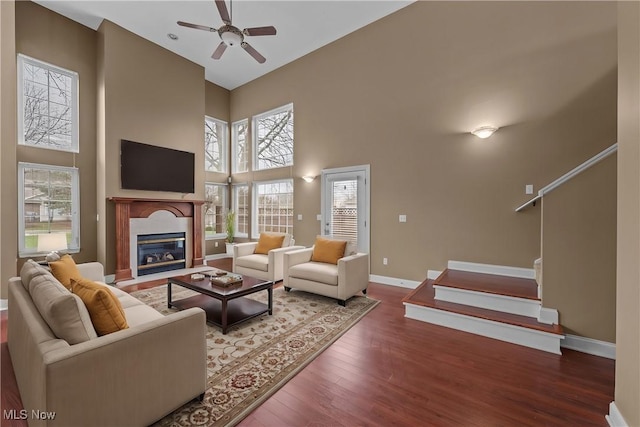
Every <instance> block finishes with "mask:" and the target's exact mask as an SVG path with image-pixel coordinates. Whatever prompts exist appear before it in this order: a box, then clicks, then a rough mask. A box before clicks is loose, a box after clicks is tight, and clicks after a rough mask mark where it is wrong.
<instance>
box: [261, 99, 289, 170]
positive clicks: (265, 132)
mask: <svg viewBox="0 0 640 427" xmlns="http://www.w3.org/2000/svg"><path fill="white" fill-rule="evenodd" d="M252 135H253V152H254V155H253V161H254V169H256V170H261V169H272V168H279V167H283V166H290V165H292V164H293V104H289V105H285V106H284V107H280V108H277V109H275V110H272V111H269V112H266V113H264V114H260V115H258V116H254V117H253V128H252Z"/></svg>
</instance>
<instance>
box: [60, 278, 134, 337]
mask: <svg viewBox="0 0 640 427" xmlns="http://www.w3.org/2000/svg"><path fill="white" fill-rule="evenodd" d="M71 289H72V291H73V293H74V294H76V295H78V296H79V297H80V298H81V299H82V301H83V302H84V304H85V305H86V306H87V310H89V315H90V316H91V322H92V323H93V327H94V328H95V330H96V332H97V333H98V335H107V334H110V333H112V332H117V331H120V330H122V329H127V328H128V327H129V325H127V319H126V318H125V315H124V311H123V309H122V305H120V301H119V300H118V298H116V296H115V295H114V294H113V293H111V291H109V289H107V287H106V286H104V285H101V284H99V283H95V282H93V281H91V280H88V279H76V278H71Z"/></svg>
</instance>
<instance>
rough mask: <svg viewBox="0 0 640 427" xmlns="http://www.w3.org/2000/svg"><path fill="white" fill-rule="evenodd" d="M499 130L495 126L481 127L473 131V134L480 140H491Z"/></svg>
mask: <svg viewBox="0 0 640 427" xmlns="http://www.w3.org/2000/svg"><path fill="white" fill-rule="evenodd" d="M497 130H498V128H496V127H493V126H481V127H479V128H477V129H474V130H472V131H471V133H472V134H474V135H475V136H477V137H478V138H482V139H485V138H489V137H490V136H491V135H493V133H494V132H495V131H497Z"/></svg>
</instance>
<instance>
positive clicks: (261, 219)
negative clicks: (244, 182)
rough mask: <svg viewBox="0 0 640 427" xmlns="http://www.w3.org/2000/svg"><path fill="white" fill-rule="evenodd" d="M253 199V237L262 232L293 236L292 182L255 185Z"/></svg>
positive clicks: (282, 181) (283, 181)
mask: <svg viewBox="0 0 640 427" xmlns="http://www.w3.org/2000/svg"><path fill="white" fill-rule="evenodd" d="M253 197H254V203H253V210H254V212H253V218H255V219H256V220H255V221H254V226H253V234H254V235H256V236H257V235H259V234H260V233H261V232H263V231H276V232H281V233H289V234H293V180H291V179H285V180H281V181H271V182H258V183H255V184H254V191H253Z"/></svg>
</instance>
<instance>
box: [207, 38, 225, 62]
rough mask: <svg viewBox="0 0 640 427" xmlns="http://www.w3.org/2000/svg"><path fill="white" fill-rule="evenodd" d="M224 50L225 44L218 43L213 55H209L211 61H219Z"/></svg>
mask: <svg viewBox="0 0 640 427" xmlns="http://www.w3.org/2000/svg"><path fill="white" fill-rule="evenodd" d="M225 50H227V44H226V43H225V42H220V44H219V45H218V47H217V48H216V50H214V51H213V55H211V57H212V58H213V59H220V57H221V56H222V54H223V53H224V51H225Z"/></svg>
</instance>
